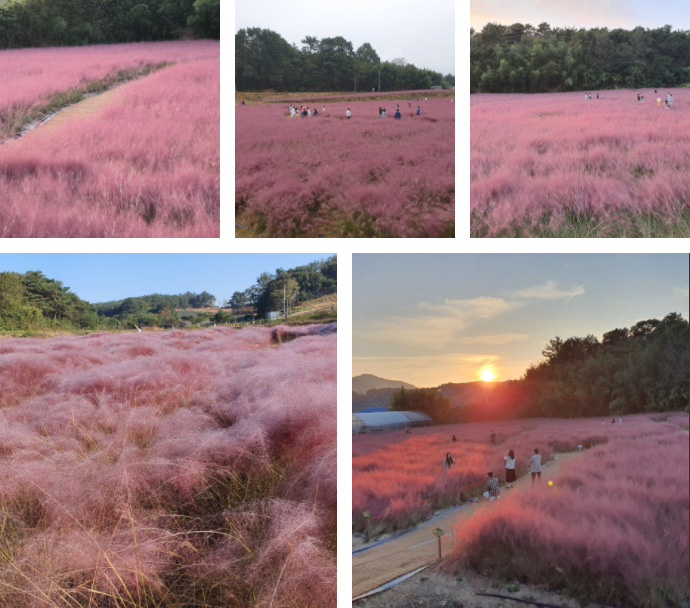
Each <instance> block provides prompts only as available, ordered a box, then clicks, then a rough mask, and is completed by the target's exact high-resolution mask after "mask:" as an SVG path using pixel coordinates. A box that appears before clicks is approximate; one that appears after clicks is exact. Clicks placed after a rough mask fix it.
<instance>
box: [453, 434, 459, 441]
mask: <svg viewBox="0 0 690 608" xmlns="http://www.w3.org/2000/svg"><path fill="white" fill-rule="evenodd" d="M457 440H458V438H457V437H456V436H455V435H453V443H455V442H456V441H457Z"/></svg>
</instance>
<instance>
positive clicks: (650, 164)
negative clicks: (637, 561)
mask: <svg viewBox="0 0 690 608" xmlns="http://www.w3.org/2000/svg"><path fill="white" fill-rule="evenodd" d="M671 92H672V93H673V98H674V100H675V103H674V104H673V106H672V109H671V110H665V109H664V105H663V100H664V99H665V97H666V93H667V90H665V89H659V93H658V94H654V92H653V90H645V91H644V92H643V93H644V96H645V98H646V101H645V102H644V103H639V102H638V101H637V92H636V91H626V90H618V91H603V92H600V95H601V98H600V99H598V100H597V99H596V93H597V92H596V91H593V92H592V96H593V99H591V100H588V101H585V99H584V93H579V92H578V93H549V94H541V95H488V94H481V95H472V96H471V101H470V103H471V111H470V112H471V138H470V142H471V143H470V150H471V160H470V180H471V186H470V208H471V213H472V232H473V236H501V235H502V234H504V233H505V231H507V230H511V229H515V228H519V229H521V230H523V231H524V233H525V236H531V235H532V236H534V235H535V234H534V228H535V227H537V226H539V225H542V226H544V227H546V228H548V229H551V230H557V229H558V228H559V227H561V226H563V225H565V224H568V222H570V221H571V220H572V218H573V217H583V216H586V217H588V218H592V217H594V218H597V219H598V220H599V221H602V222H609V223H610V224H611V226H612V227H613V228H615V227H618V226H620V225H624V224H625V221H626V218H633V219H634V218H636V217H640V216H644V217H652V218H655V219H656V220H658V221H660V222H662V223H672V222H677V221H678V219H677V218H678V215H679V214H682V213H685V214H686V215H687V212H688V210H690V92H688V91H687V90H685V89H672V90H671ZM657 97H660V98H661V99H662V103H661V106H660V107H657V103H656V98H657Z"/></svg>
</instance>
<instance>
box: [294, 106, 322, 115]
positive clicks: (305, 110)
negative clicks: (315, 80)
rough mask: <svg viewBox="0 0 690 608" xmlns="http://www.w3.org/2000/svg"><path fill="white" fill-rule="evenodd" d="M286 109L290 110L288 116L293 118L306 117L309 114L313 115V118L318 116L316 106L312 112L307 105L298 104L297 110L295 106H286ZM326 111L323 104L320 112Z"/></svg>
mask: <svg viewBox="0 0 690 608" xmlns="http://www.w3.org/2000/svg"><path fill="white" fill-rule="evenodd" d="M288 111H289V112H290V116H292V118H294V117H295V116H297V118H308V117H309V116H313V117H314V118H317V117H318V116H319V110H318V108H314V111H313V112H312V110H311V108H310V107H309V106H300V107H299V110H297V108H295V106H292V105H290V106H288ZM325 112H326V106H323V111H322V113H325Z"/></svg>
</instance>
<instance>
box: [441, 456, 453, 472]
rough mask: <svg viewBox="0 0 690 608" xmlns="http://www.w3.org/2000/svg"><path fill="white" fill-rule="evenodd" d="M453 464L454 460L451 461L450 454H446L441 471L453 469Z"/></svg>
mask: <svg viewBox="0 0 690 608" xmlns="http://www.w3.org/2000/svg"><path fill="white" fill-rule="evenodd" d="M454 464H455V460H453V457H452V456H451V455H450V452H448V453H447V454H446V457H445V458H444V459H443V470H444V471H448V470H450V469H452V468H453V465H454Z"/></svg>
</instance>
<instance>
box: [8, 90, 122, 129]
mask: <svg viewBox="0 0 690 608" xmlns="http://www.w3.org/2000/svg"><path fill="white" fill-rule="evenodd" d="M123 86H124V85H119V86H116V87H114V88H112V89H108V90H107V91H104V92H103V93H98V94H97V95H92V96H91V97H87V98H86V99H82V100H81V101H78V102H77V103H75V104H72V105H71V106H68V107H66V108H65V109H64V110H59V111H58V112H57V113H56V114H54V115H53V116H52V117H51V118H50V119H49V120H47V121H46V122H43V123H41V124H40V125H38V126H36V127H35V128H34V129H32V130H31V131H29V132H28V133H25V134H24V135H23V136H22V137H21V138H20V139H19V140H17V142H18V143H19V142H22V141H23V140H24V139H26V138H27V137H29V138H32V139H33V138H35V137H36V136H37V135H36V134H37V133H38V134H41V133H43V134H45V133H52V132H53V131H55V130H56V129H59V128H61V127H63V126H64V125H65V124H68V123H69V122H70V121H72V120H76V119H79V118H84V117H86V116H91V115H93V114H95V113H96V112H98V111H99V110H101V109H102V108H104V107H105V106H107V105H108V104H110V103H113V101H115V100H116V99H117V97H118V95H121V91H122V87H123Z"/></svg>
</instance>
